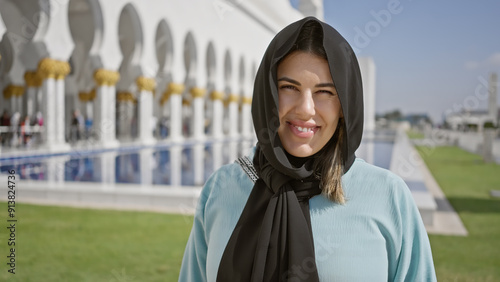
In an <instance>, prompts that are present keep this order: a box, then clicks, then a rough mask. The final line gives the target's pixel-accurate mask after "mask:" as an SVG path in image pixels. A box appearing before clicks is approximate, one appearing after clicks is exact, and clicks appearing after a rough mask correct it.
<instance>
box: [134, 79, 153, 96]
mask: <svg viewBox="0 0 500 282" xmlns="http://www.w3.org/2000/svg"><path fill="white" fill-rule="evenodd" d="M135 83H136V84H137V90H139V91H149V92H153V93H154V91H155V87H156V81H155V80H154V78H147V77H145V76H139V77H138V78H137V79H136V80H135Z"/></svg>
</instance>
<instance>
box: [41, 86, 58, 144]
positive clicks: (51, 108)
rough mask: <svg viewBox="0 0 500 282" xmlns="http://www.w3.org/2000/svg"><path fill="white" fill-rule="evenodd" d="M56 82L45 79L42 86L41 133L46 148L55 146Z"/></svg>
mask: <svg viewBox="0 0 500 282" xmlns="http://www.w3.org/2000/svg"><path fill="white" fill-rule="evenodd" d="M55 92H56V81H55V79H54V78H47V79H45V80H44V81H43V84H42V116H43V127H44V129H45V130H44V131H43V133H42V140H43V144H44V145H45V146H47V147H53V144H56V140H57V136H56V97H55V95H54V93H55Z"/></svg>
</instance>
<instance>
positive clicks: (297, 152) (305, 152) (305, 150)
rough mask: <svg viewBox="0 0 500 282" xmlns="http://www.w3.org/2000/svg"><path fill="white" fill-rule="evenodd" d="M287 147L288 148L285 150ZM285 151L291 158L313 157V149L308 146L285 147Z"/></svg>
mask: <svg viewBox="0 0 500 282" xmlns="http://www.w3.org/2000/svg"><path fill="white" fill-rule="evenodd" d="M287 147H288V148H287ZM285 150H286V151H287V152H288V153H289V154H290V155H292V156H294V157H298V158H306V157H309V156H312V155H314V153H315V152H314V149H313V148H311V147H310V146H309V145H299V146H286V147H285Z"/></svg>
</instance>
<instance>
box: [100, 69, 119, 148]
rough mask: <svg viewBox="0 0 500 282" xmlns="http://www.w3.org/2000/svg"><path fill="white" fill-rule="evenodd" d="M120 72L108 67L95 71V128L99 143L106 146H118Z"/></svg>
mask: <svg viewBox="0 0 500 282" xmlns="http://www.w3.org/2000/svg"><path fill="white" fill-rule="evenodd" d="M119 79H120V73H119V72H117V71H111V70H106V69H98V70H96V71H95V73H94V81H95V83H96V85H97V89H96V100H95V102H94V103H95V119H94V124H95V129H96V132H97V138H98V143H99V144H100V145H101V146H103V147H106V148H109V147H117V146H118V141H117V140H116V137H115V131H116V117H115V114H116V93H115V89H116V88H115V85H116V83H117V82H118V80H119Z"/></svg>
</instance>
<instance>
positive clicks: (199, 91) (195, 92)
mask: <svg viewBox="0 0 500 282" xmlns="http://www.w3.org/2000/svg"><path fill="white" fill-rule="evenodd" d="M189 92H191V95H192V96H193V98H203V97H205V94H206V93H207V90H206V89H205V88H201V87H193V88H191V89H190V91H189Z"/></svg>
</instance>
